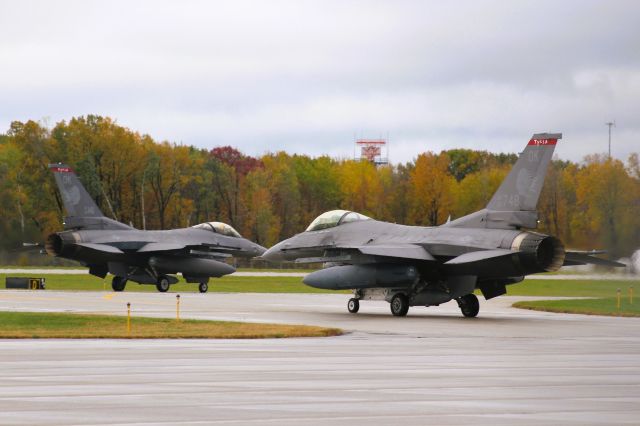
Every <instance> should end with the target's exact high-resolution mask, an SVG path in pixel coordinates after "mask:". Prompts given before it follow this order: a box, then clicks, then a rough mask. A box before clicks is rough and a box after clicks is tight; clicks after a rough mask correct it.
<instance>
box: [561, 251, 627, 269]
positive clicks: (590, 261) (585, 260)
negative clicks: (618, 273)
mask: <svg viewBox="0 0 640 426" xmlns="http://www.w3.org/2000/svg"><path fill="white" fill-rule="evenodd" d="M587 253H599V252H579V251H568V252H566V254H565V257H564V264H563V266H572V265H600V266H612V267H618V268H624V267H625V266H627V265H625V264H624V263H620V262H616V261H614V260H607V259H601V258H599V257H595V256H590V255H589V254H587Z"/></svg>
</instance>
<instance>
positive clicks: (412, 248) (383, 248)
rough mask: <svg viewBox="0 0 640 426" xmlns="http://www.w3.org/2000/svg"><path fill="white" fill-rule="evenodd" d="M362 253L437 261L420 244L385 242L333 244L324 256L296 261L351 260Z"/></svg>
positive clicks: (297, 261)
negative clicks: (353, 244)
mask: <svg viewBox="0 0 640 426" xmlns="http://www.w3.org/2000/svg"><path fill="white" fill-rule="evenodd" d="M333 253H335V254H333ZM362 255H364V256H376V257H393V258H396V259H408V260H424V261H433V262H435V258H434V257H433V256H432V255H431V253H429V252H428V251H426V250H425V249H424V248H422V247H421V246H419V245H416V244H384V245H371V246H354V247H344V248H341V249H339V250H338V249H336V248H335V247H333V246H332V247H331V249H330V250H326V251H325V255H324V256H322V257H305V258H300V259H297V260H296V263H323V262H349V261H353V260H354V259H356V258H358V257H360V258H362Z"/></svg>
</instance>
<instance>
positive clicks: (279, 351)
mask: <svg viewBox="0 0 640 426" xmlns="http://www.w3.org/2000/svg"><path fill="white" fill-rule="evenodd" d="M347 299H348V295H343V294H342V295H336V294H225V293H208V294H196V293H188V294H181V301H180V304H181V316H182V317H183V318H187V317H189V318H203V319H205V318H206V319H226V320H242V321H259V322H278V323H298V324H315V325H327V326H336V327H340V328H342V329H344V330H346V331H347V332H348V333H347V334H345V335H344V336H340V337H332V338H304V339H267V340H146V341H133V340H3V341H0V345H1V348H2V352H1V354H2V355H1V356H0V371H1V372H2V376H1V377H2V378H1V379H0V424H46V425H73V424H91V425H94V424H137V425H142V424H173V423H180V424H229V425H231V424H233V425H236V424H278V425H329V424H343V423H347V422H348V423H350V424H367V425H376V424H385V425H388V424H393V425H397V424H403V425H423V424H455V425H458V424H460V425H462V424H465V425H466V424H487V425H489V424H491V425H512V424H527V425H529V424H534V425H535V424H549V425H552V424H553V425H555V424H559V423H562V424H576V425H577V424H580V425H584V424H638V422H639V419H640V319H638V318H611V317H596V316H583V315H563V314H552V313H542V312H533V311H523V310H517V309H514V308H511V307H510V305H511V303H513V302H514V301H515V300H522V299H524V298H522V297H518V298H511V297H500V298H497V299H494V300H491V301H481V311H480V316H479V317H478V318H475V319H468V318H463V317H461V315H460V313H459V310H458V308H457V306H456V305H455V304H452V303H448V304H445V305H443V306H440V307H433V308H412V309H411V310H410V311H409V316H408V317H406V318H395V317H392V316H391V314H390V313H389V307H388V304H387V303H384V302H362V304H361V312H360V313H358V314H356V315H352V314H349V313H347V312H346V301H347ZM127 302H130V303H131V304H132V307H133V312H134V316H135V315H146V316H164V317H171V316H173V315H175V293H174V294H172V293H166V294H159V293H127V292H125V293H100V292H53V291H19V290H15V291H9V290H7V291H0V310H24V311H71V312H100V313H117V314H123V313H124V312H125V310H124V307H125V305H126V303H127ZM134 324H135V322H134ZM1 326H2V325H0V327H1Z"/></svg>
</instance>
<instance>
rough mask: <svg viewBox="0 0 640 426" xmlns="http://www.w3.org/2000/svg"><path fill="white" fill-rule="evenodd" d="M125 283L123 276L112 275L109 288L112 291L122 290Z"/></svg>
mask: <svg viewBox="0 0 640 426" xmlns="http://www.w3.org/2000/svg"><path fill="white" fill-rule="evenodd" d="M126 285H127V279H126V278H123V277H113V280H111V288H112V289H113V291H122V290H124V286H126Z"/></svg>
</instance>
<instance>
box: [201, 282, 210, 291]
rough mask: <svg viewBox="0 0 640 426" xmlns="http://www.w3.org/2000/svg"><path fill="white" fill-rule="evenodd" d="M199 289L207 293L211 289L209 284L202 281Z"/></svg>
mask: <svg viewBox="0 0 640 426" xmlns="http://www.w3.org/2000/svg"><path fill="white" fill-rule="evenodd" d="M198 290H200V293H206V292H207V290H209V284H207V283H200V285H199V286H198Z"/></svg>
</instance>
